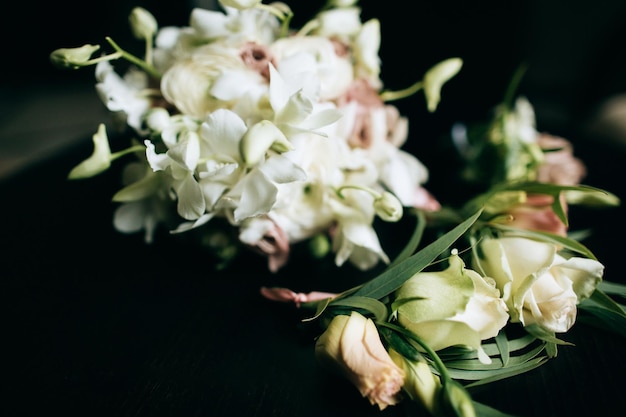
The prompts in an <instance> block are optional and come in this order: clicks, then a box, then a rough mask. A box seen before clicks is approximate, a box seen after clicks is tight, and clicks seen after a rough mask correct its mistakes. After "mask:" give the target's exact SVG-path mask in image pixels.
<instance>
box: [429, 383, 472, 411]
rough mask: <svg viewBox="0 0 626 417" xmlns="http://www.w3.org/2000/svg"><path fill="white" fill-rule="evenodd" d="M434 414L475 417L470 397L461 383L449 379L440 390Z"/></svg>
mask: <svg viewBox="0 0 626 417" xmlns="http://www.w3.org/2000/svg"><path fill="white" fill-rule="evenodd" d="M440 393H441V395H440V396H439V401H438V402H437V403H436V406H437V407H438V409H437V410H436V412H435V414H436V415H444V416H459V417H476V410H475V409H474V404H472V398H471V397H470V395H469V393H468V392H467V391H466V390H465V388H463V386H462V385H461V384H459V383H458V382H456V381H454V380H449V381H448V382H447V383H446V384H445V385H444V386H443V389H442V390H441V391H440Z"/></svg>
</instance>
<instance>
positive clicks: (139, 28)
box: [128, 7, 158, 40]
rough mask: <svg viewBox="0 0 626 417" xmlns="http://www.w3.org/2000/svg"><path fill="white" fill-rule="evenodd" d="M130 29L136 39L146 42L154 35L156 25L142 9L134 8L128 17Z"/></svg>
mask: <svg viewBox="0 0 626 417" xmlns="http://www.w3.org/2000/svg"><path fill="white" fill-rule="evenodd" d="M128 20H129V21H130V27H131V29H132V31H133V35H135V37H136V38H137V39H142V40H144V39H145V40H148V39H152V37H153V36H154V35H155V34H156V32H157V29H158V25H157V21H156V19H155V18H154V16H153V15H152V14H151V13H150V12H149V11H147V10H146V9H144V8H143V7H135V8H134V9H133V10H132V12H131V13H130V16H129V17H128Z"/></svg>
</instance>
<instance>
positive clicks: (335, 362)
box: [315, 311, 405, 410]
mask: <svg viewBox="0 0 626 417" xmlns="http://www.w3.org/2000/svg"><path fill="white" fill-rule="evenodd" d="M315 355H316V357H317V359H318V360H319V361H320V362H321V363H322V364H323V365H326V366H328V367H330V368H331V369H334V370H336V371H338V372H339V373H340V374H341V375H343V376H345V377H346V378H348V380H349V381H350V382H352V383H353V384H354V385H355V386H356V388H357V389H358V390H359V392H360V393H361V395H363V396H364V397H367V398H368V399H369V401H370V403H371V404H372V405H374V404H375V405H377V406H378V408H380V409H381V410H384V409H385V408H387V406H389V405H395V404H397V403H398V402H399V400H400V391H401V389H402V385H403V383H404V377H405V373H404V371H403V370H402V369H401V368H400V367H398V365H396V364H395V363H394V362H393V360H392V359H391V357H390V356H389V353H388V352H387V351H386V350H385V347H384V346H383V344H382V342H381V340H380V336H379V335H378V330H377V329H376V325H375V324H374V322H373V321H372V320H371V319H368V318H365V317H363V316H362V315H361V314H359V313H357V312H355V311H353V312H352V314H351V315H350V316H346V315H339V316H336V317H334V318H333V320H332V321H331V323H330V325H329V326H328V328H327V329H326V331H325V332H324V333H323V334H322V335H321V336H320V338H319V339H318V340H317V342H316V344H315Z"/></svg>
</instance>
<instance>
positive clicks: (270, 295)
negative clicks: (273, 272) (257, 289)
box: [261, 287, 337, 307]
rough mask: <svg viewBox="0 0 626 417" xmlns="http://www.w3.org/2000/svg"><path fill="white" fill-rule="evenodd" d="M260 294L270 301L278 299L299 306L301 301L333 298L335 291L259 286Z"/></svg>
mask: <svg viewBox="0 0 626 417" xmlns="http://www.w3.org/2000/svg"><path fill="white" fill-rule="evenodd" d="M261 295H262V296H263V297H265V298H267V299H268V300H271V301H279V302H281V303H294V304H295V305H296V307H300V305H301V304H302V303H308V302H315V301H321V300H326V299H327V298H334V297H336V296H337V294H335V293H330V292H321V291H311V292H309V293H303V292H298V293H296V292H295V291H292V290H290V289H288V288H281V287H261Z"/></svg>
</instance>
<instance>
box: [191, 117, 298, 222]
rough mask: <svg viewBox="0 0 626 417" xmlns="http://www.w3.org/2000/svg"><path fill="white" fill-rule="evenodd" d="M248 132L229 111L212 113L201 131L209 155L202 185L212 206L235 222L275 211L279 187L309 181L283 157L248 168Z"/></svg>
mask: <svg viewBox="0 0 626 417" xmlns="http://www.w3.org/2000/svg"><path fill="white" fill-rule="evenodd" d="M246 131H247V127H246V125H245V123H244V122H243V120H242V119H241V118H240V117H239V116H238V115H237V114H235V113H234V112H232V111H230V110H225V109H223V110H217V111H216V112H214V113H212V114H211V115H210V116H209V117H208V118H207V121H206V122H205V123H203V125H202V127H201V131H200V135H201V137H202V141H201V147H202V155H205V156H206V157H205V161H203V165H202V167H200V169H199V176H200V178H201V179H200V186H201V188H202V190H203V193H204V196H205V199H206V201H207V202H208V204H209V207H210V208H212V209H214V210H225V211H226V215H227V216H230V217H231V220H232V221H233V222H234V223H239V222H241V221H242V220H244V219H246V218H248V217H251V216H255V215H259V214H265V213H267V212H268V211H269V210H271V208H272V207H273V205H274V203H275V201H276V195H277V193H278V189H277V184H282V183H288V182H291V181H297V180H303V179H304V178H305V174H304V171H303V170H302V169H301V168H299V167H298V166H297V165H295V164H294V163H293V162H291V161H290V160H288V159H286V158H284V157H281V156H280V155H270V156H269V157H268V158H267V159H266V160H262V161H261V160H260V161H258V163H257V165H255V166H254V167H253V168H251V169H248V166H247V164H245V163H244V160H243V157H242V155H241V142H242V140H243V138H244V136H245V133H246ZM213 206H214V207H213Z"/></svg>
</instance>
